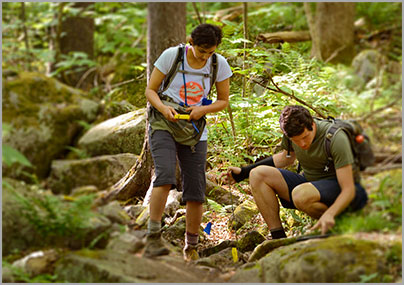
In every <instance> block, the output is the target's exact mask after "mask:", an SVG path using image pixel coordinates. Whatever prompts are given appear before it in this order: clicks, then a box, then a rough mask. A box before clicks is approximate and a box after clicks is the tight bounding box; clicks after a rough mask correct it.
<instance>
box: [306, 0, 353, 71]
mask: <svg viewBox="0 0 404 285" xmlns="http://www.w3.org/2000/svg"><path fill="white" fill-rule="evenodd" d="M314 5H315V6H314ZM304 7H305V12H306V17H307V20H308V24H309V28H310V35H311V39H312V42H313V44H312V50H311V55H312V56H313V57H315V58H317V59H319V60H323V61H325V62H333V63H337V62H341V63H345V64H350V63H351V61H352V58H353V57H354V17H355V3H341V2H336V3H335V2H321V3H304ZM314 7H315V9H313V8H314Z"/></svg>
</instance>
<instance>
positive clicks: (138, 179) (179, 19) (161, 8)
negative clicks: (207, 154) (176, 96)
mask: <svg viewBox="0 0 404 285" xmlns="http://www.w3.org/2000/svg"><path fill="white" fill-rule="evenodd" d="M173 19H175V20H173ZM147 20H148V29H147V33H148V35H147V81H149V79H150V74H151V71H152V70H153V64H154V62H155V61H156V60H157V58H158V57H159V56H160V54H161V53H162V52H163V51H164V50H165V49H167V48H168V47H171V46H175V45H178V44H180V43H182V42H185V39H186V30H185V26H186V3H152V2H150V3H148V19H147ZM147 108H150V105H149V103H148V106H147ZM146 126H148V119H147V122H146ZM148 136H149V134H148V127H146V132H145V137H144V143H143V150H142V153H141V155H140V156H139V159H138V160H137V162H136V164H135V165H134V166H132V168H131V169H130V170H129V171H128V173H127V174H126V175H125V176H124V177H123V178H122V179H121V180H120V181H118V182H117V183H116V184H115V185H113V186H112V187H111V188H110V189H109V190H108V193H107V194H106V195H104V196H103V197H101V198H100V199H99V200H98V201H97V203H98V204H105V203H107V202H108V201H111V200H115V199H117V200H128V199H131V198H134V197H144V196H145V194H146V192H147V190H148V189H149V186H150V183H151V178H152V173H153V171H152V168H153V161H152V158H151V153H150V146H149V140H148ZM178 173H179V171H178V166H177V174H178ZM178 179H179V175H177V186H178V187H179V186H180V183H178ZM151 189H152V188H150V191H151ZM179 190H180V189H179Z"/></svg>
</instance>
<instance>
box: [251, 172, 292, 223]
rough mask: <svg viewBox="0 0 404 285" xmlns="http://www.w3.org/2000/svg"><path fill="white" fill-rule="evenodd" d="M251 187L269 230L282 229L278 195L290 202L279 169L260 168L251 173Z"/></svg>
mask: <svg viewBox="0 0 404 285" xmlns="http://www.w3.org/2000/svg"><path fill="white" fill-rule="evenodd" d="M250 185H251V189H252V193H253V196H254V200H255V203H256V204H257V207H258V209H259V211H260V213H261V215H262V217H263V218H264V220H265V222H266V223H267V225H268V228H269V229H270V230H271V229H276V228H280V227H282V223H281V220H280V217H279V202H278V198H277V196H276V195H277V194H278V195H279V196H280V197H281V198H282V199H285V200H287V201H290V198H289V192H288V186H287V184H286V182H285V180H284V179H283V176H282V174H281V173H280V171H279V170H278V169H276V168H275V167H271V166H259V167H256V168H254V169H253V170H252V171H251V173H250Z"/></svg>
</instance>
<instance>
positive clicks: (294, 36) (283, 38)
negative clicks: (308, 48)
mask: <svg viewBox="0 0 404 285" xmlns="http://www.w3.org/2000/svg"><path fill="white" fill-rule="evenodd" d="M257 40H258V41H263V42H264V43H269V44H274V43H284V42H288V43H294V42H305V41H310V40H311V36H310V32H309V31H286V32H276V33H265V34H259V35H258V36H257Z"/></svg>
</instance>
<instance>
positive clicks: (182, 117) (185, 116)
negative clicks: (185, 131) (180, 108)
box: [174, 114, 189, 120]
mask: <svg viewBox="0 0 404 285" xmlns="http://www.w3.org/2000/svg"><path fill="white" fill-rule="evenodd" d="M174 118H176V119H180V120H189V115H183V114H177V115H175V116H174Z"/></svg>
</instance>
